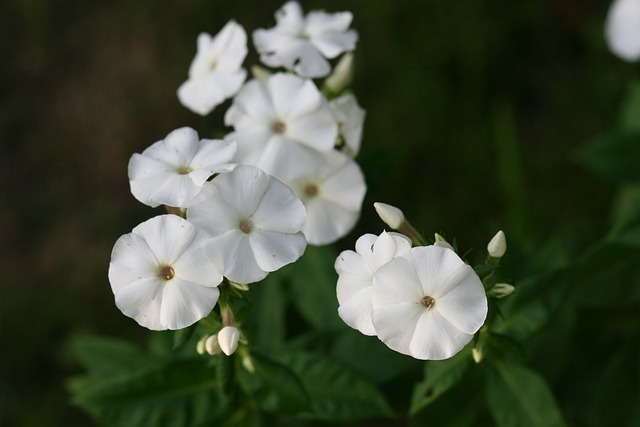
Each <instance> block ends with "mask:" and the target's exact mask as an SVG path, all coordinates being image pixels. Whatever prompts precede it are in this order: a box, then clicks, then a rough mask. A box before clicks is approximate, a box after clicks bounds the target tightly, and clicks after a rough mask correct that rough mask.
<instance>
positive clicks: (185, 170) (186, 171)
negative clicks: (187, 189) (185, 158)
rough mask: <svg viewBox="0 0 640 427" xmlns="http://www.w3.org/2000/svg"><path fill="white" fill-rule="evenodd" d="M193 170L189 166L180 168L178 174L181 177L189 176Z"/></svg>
mask: <svg viewBox="0 0 640 427" xmlns="http://www.w3.org/2000/svg"><path fill="white" fill-rule="evenodd" d="M191 171H192V169H191V168H190V167H189V166H180V167H179V168H178V170H177V171H176V172H178V174H180V175H189V174H190V173H191Z"/></svg>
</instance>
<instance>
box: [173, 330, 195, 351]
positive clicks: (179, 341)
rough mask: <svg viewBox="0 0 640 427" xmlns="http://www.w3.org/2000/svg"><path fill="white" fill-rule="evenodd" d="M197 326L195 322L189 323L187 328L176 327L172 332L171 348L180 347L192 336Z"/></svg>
mask: <svg viewBox="0 0 640 427" xmlns="http://www.w3.org/2000/svg"><path fill="white" fill-rule="evenodd" d="M197 327H198V325H197V324H194V325H191V326H190V327H188V328H184V329H178V330H177V331H175V332H174V333H173V350H177V349H178V348H180V347H182V346H183V345H184V344H185V343H186V342H187V341H189V339H190V338H191V337H192V336H193V333H194V332H195V331H196V328H197Z"/></svg>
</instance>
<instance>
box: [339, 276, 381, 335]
mask: <svg viewBox="0 0 640 427" xmlns="http://www.w3.org/2000/svg"><path fill="white" fill-rule="evenodd" d="M338 315H339V316H340V318H341V319H342V320H343V321H344V323H346V324H347V325H349V326H351V327H352V328H354V329H357V330H359V331H360V332H362V333H363V334H364V335H369V336H372V335H376V330H375V328H374V327H373V308H372V306H371V287H365V288H363V289H361V290H360V291H359V292H357V293H355V294H354V295H352V296H351V297H350V298H349V299H347V300H346V301H345V302H343V303H341V304H340V307H338Z"/></svg>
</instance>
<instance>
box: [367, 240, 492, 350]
mask: <svg viewBox="0 0 640 427" xmlns="http://www.w3.org/2000/svg"><path fill="white" fill-rule="evenodd" d="M371 300H372V304H373V326H374V329H375V331H376V334H377V335H378V338H380V340H382V341H383V342H384V343H385V344H386V345H387V346H388V347H389V348H391V349H393V350H395V351H398V352H400V353H403V354H407V355H410V356H412V357H415V358H416V359H423V360H426V359H431V360H441V359H447V358H449V357H451V356H453V355H454V354H456V353H457V352H459V351H460V350H461V349H462V348H463V347H464V346H465V345H467V344H468V343H469V342H470V341H471V339H472V338H473V335H474V334H475V333H476V332H477V331H478V330H479V329H480V327H481V326H482V324H483V323H484V321H485V319H486V317H487V298H486V296H485V292H484V287H483V286H482V282H481V281H480V278H479V277H478V275H477V274H475V272H474V271H473V269H472V268H471V267H470V266H468V265H467V264H465V263H464V262H463V261H462V260H461V259H460V257H458V255H456V253H455V252H453V251H452V250H449V249H446V248H442V247H440V246H435V245H432V246H420V247H414V248H412V249H411V250H410V251H409V252H408V253H406V254H404V256H401V257H395V258H393V259H392V260H391V261H389V262H388V263H386V264H385V265H383V266H382V267H380V268H379V269H378V270H377V271H376V273H375V275H374V279H373V285H372V289H371Z"/></svg>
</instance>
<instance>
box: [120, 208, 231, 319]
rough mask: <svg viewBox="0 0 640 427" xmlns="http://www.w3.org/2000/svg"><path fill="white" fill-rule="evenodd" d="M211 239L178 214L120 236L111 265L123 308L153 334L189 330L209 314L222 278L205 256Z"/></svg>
mask: <svg viewBox="0 0 640 427" xmlns="http://www.w3.org/2000/svg"><path fill="white" fill-rule="evenodd" d="M206 238H207V236H206V234H205V233H204V232H203V231H202V230H199V229H198V228H196V227H194V226H193V225H192V224H190V223H189V222H188V221H186V220H184V219H182V218H180V217H178V216H176V215H160V216H157V217H154V218H151V219H149V220H147V221H145V222H143V223H142V224H140V225H138V226H137V227H135V228H134V229H133V231H132V232H131V233H129V234H125V235H124V236H122V237H120V238H119V239H118V240H117V241H116V244H115V246H114V248H113V252H112V253H111V263H110V264H109V282H111V290H112V291H113V293H114V295H115V300H116V305H117V306H118V308H119V309H120V310H121V311H122V312H123V313H124V314H125V315H127V316H129V317H131V318H133V319H134V320H135V321H136V322H138V323H139V324H140V325H142V326H144V327H146V328H149V329H152V330H164V329H181V328H186V327H187V326H190V325H192V324H193V323H195V322H197V321H198V320H200V319H202V318H204V317H205V316H207V315H208V314H209V313H210V312H211V310H212V309H213V307H214V306H215V304H216V302H217V301H218V295H219V291H218V288H217V286H218V284H220V282H221V281H222V275H221V273H220V271H219V270H218V269H217V268H216V267H215V266H214V265H213V264H212V263H211V261H209V260H208V259H207V257H206V256H205V255H204V253H203V252H202V249H201V247H200V245H201V244H202V242H203V241H204V240H205V239H206Z"/></svg>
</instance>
